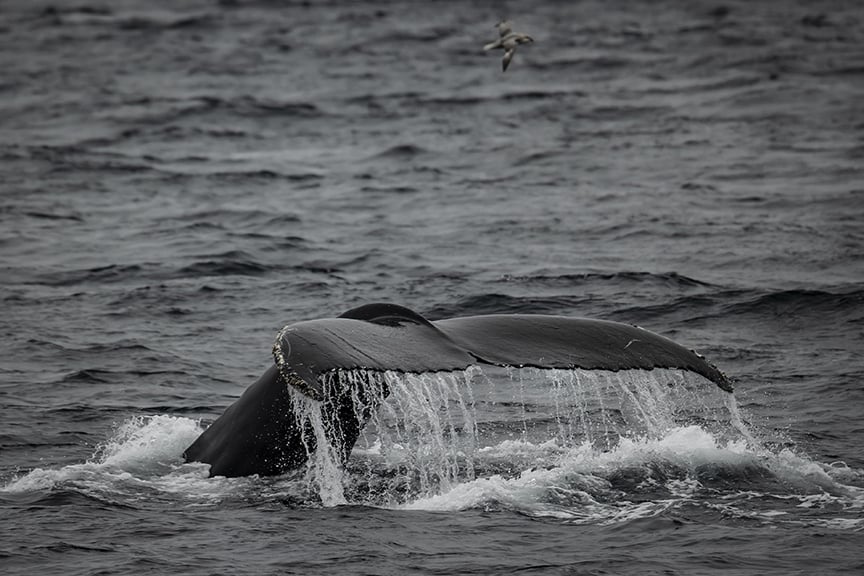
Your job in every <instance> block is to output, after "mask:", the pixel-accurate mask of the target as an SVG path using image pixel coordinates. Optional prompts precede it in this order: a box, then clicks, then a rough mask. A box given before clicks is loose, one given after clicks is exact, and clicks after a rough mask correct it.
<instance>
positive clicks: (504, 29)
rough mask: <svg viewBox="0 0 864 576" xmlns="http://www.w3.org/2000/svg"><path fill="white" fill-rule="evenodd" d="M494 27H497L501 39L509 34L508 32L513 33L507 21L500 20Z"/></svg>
mask: <svg viewBox="0 0 864 576" xmlns="http://www.w3.org/2000/svg"><path fill="white" fill-rule="evenodd" d="M496 26H497V27H498V34H499V35H500V36H501V37H502V38H503V37H504V36H506V35H507V34H510V32H512V31H513V28H512V26H511V24H510V22H508V21H507V20H502V21H501V22H499V23H498V24H496Z"/></svg>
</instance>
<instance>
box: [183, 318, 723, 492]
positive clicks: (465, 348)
mask: <svg viewBox="0 0 864 576" xmlns="http://www.w3.org/2000/svg"><path fill="white" fill-rule="evenodd" d="M273 357H274V360H275V366H271V367H270V368H269V369H268V370H267V371H266V372H265V373H264V375H263V376H262V377H261V378H260V379H259V380H258V381H257V382H255V383H254V384H253V385H252V386H250V387H249V388H248V389H247V390H246V392H244V394H243V395H242V396H241V397H240V398H239V399H238V400H237V401H236V402H235V403H234V404H232V405H231V406H229V407H228V409H227V410H226V411H225V413H224V414H223V415H222V416H221V417H219V418H218V419H217V420H216V421H215V422H213V424H212V425H211V426H210V427H209V428H208V429H207V430H205V431H204V433H203V434H201V436H199V438H198V439H197V440H196V441H195V442H194V443H193V444H192V445H191V446H190V447H189V448H188V449H187V450H186V452H185V453H184V456H185V458H186V460H187V461H200V462H205V463H208V464H210V465H211V468H210V473H211V475H223V476H245V475H251V474H260V475H274V474H281V473H284V472H286V471H288V470H291V469H293V468H296V467H297V466H299V465H301V464H302V463H303V462H305V460H306V458H307V455H308V452H309V451H310V449H311V448H314V447H310V446H308V442H307V444H304V443H303V434H302V430H301V429H300V426H299V425H298V424H297V422H296V421H295V417H294V415H293V412H292V406H291V400H290V393H289V390H288V386H292V387H293V388H295V389H296V390H299V391H300V392H301V393H303V394H305V395H306V396H309V397H311V398H313V399H315V400H318V401H320V402H322V414H323V415H324V417H325V418H327V419H328V420H329V422H328V429H329V430H331V434H332V437H331V438H329V441H330V442H331V444H334V445H335V447H336V448H337V449H338V451H339V452H340V454H341V455H342V457H343V458H347V457H348V454H350V452H351V448H352V447H353V445H354V442H356V440H357V436H358V434H359V431H360V429H361V428H362V426H363V424H364V423H365V419H366V418H368V417H369V415H370V413H371V411H373V410H375V409H376V408H377V406H376V405H375V403H374V401H373V399H372V396H373V395H372V394H365V391H364V390H362V389H361V390H350V391H349V390H345V389H339V388H338V387H336V386H334V385H333V383H332V382H333V379H332V378H327V376H328V375H332V374H333V373H334V372H339V371H364V370H365V371H373V372H385V371H396V372H403V373H425V372H441V371H456V370H465V369H467V368H469V367H471V366H476V365H481V366H482V365H484V364H485V365H495V366H505V367H516V368H524V367H533V368H541V369H553V368H558V369H583V370H611V371H620V370H631V369H643V370H652V369H655V368H669V369H680V370H687V371H690V372H694V373H696V374H699V375H700V376H702V377H704V378H706V379H708V380H710V381H712V382H714V383H715V384H717V386H719V387H720V388H721V389H723V390H725V391H727V392H731V391H732V386H731V383H730V381H729V379H728V378H727V377H726V376H725V375H724V374H723V373H722V372H720V371H719V370H718V369H717V368H716V367H715V366H713V365H712V364H710V363H708V362H707V361H706V360H705V359H704V358H702V357H701V356H699V355H698V354H696V353H695V352H693V351H691V350H688V349H686V348H684V347H683V346H681V345H679V344H677V343H675V342H673V341H672V340H669V339H668V338H665V337H663V336H660V335H658V334H654V333H653V332H649V331H648V330H644V329H642V328H638V327H636V326H630V325H627V324H621V323H618V322H610V321H605V320H592V319H585V318H570V317H565V316H550V315H534V314H502V315H484V316H468V317H460V318H452V319H446V320H437V321H434V322H430V321H429V320H427V319H426V318H424V317H423V316H421V315H420V314H417V313H416V312H414V311H412V310H410V309H408V308H404V307H402V306H398V305H395V304H368V305H366V306H361V307H359V308H354V309H352V310H349V311H347V312H345V313H344V314H342V315H341V316H340V317H338V318H325V319H320V320H311V321H304V322H297V323H295V324H290V325H288V326H286V327H285V328H283V329H282V330H281V331H280V332H279V334H278V335H277V337H276V341H275V343H274V345H273ZM383 392H384V394H386V391H383ZM377 393H378V394H379V395H380V393H381V391H380V390H379V391H378V392H377ZM358 398H359V401H360V402H361V404H362V409H361V410H358V409H357V406H356V403H357V402H358Z"/></svg>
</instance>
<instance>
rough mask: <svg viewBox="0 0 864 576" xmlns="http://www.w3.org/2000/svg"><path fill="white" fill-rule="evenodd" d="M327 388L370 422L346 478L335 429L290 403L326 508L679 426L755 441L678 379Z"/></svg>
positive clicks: (340, 381)
mask: <svg viewBox="0 0 864 576" xmlns="http://www.w3.org/2000/svg"><path fill="white" fill-rule="evenodd" d="M324 379H325V382H324V383H323V385H324V386H327V387H335V388H338V389H340V390H342V391H343V393H348V394H351V395H352V403H353V405H354V406H355V411H356V419H357V421H360V422H362V421H364V420H365V421H366V425H365V427H364V428H363V430H362V431H361V434H360V437H359V439H358V441H357V444H356V445H355V446H354V450H353V453H352V455H351V457H350V458H349V459H348V460H347V463H346V466H345V467H343V466H342V465H341V463H340V454H339V450H338V448H335V449H334V448H333V446H332V444H333V442H332V440H333V439H334V438H337V439H338V437H339V431H338V430H334V429H333V427H332V426H331V424H330V423H331V422H333V421H334V419H333V418H332V417H328V413H327V409H326V408H325V409H324V410H322V405H321V403H320V402H318V401H315V400H312V399H309V398H308V397H306V396H303V395H302V394H299V393H298V394H295V400H294V402H293V406H294V410H295V415H296V416H297V419H298V422H301V423H302V426H301V428H302V430H303V438H304V446H306V447H307V450H308V451H309V456H310V458H309V460H308V463H307V465H306V471H305V475H306V476H305V477H306V481H307V482H308V483H309V485H310V487H313V489H314V490H315V491H317V492H318V495H319V497H320V498H321V501H322V503H324V504H338V503H342V502H345V501H346V499H347V500H350V501H352V502H358V501H359V502H367V503H374V504H390V505H398V504H404V503H406V502H409V501H412V500H415V499H417V498H418V497H428V496H433V495H436V494H441V493H446V492H448V491H450V490H452V489H453V488H454V487H456V486H458V485H459V484H462V483H465V482H471V481H473V480H475V479H478V478H484V477H490V476H493V475H501V476H503V477H513V476H516V475H519V474H522V473H523V472H524V471H526V470H531V469H536V468H554V467H557V466H560V465H561V463H562V461H563V460H564V459H566V456H567V454H568V453H569V451H571V450H573V449H574V448H578V447H585V446H587V447H590V448H591V449H592V450H594V451H599V452H604V451H610V450H614V449H616V447H617V446H618V445H619V444H620V443H621V441H622V439H624V440H628V441H642V442H644V441H657V440H661V439H663V438H664V437H666V436H667V435H669V434H670V432H672V431H674V430H676V429H679V428H680V427H682V426H698V427H699V428H700V429H702V430H704V431H705V432H706V433H708V434H711V436H712V438H714V439H715V440H716V441H718V442H729V441H745V442H746V441H748V440H750V441H752V437H750V436H749V434H748V433H747V431H746V428H745V427H744V425H743V423H742V422H741V420H740V417H738V415H737V411H735V410H734V404H733V403H734V397H733V396H731V395H730V394H727V393H726V392H723V391H722V390H719V389H718V388H717V387H716V386H714V385H713V384H712V383H710V382H708V381H706V380H704V379H703V378H701V377H699V376H695V375H693V374H690V373H687V372H684V371H680V370H651V371H645V370H629V371H620V372H607V371H590V372H589V371H583V370H539V369H533V368H532V369H497V368H489V367H484V368H483V369H482V370H481V369H479V368H471V369H469V370H466V371H457V372H437V373H426V374H403V373H397V372H377V371H362V370H355V371H335V372H331V373H328V374H327V375H326V376H325V377H324ZM361 391H362V394H361V393H360V392H361ZM328 442H329V443H328ZM336 444H337V445H338V442H336ZM322 445H325V446H326V448H325V449H324V450H321V449H317V448H316V447H318V446H322Z"/></svg>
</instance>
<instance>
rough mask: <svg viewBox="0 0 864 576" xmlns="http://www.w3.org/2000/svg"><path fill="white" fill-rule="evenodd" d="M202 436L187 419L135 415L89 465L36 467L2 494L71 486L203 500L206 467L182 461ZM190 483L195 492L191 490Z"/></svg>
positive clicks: (99, 490) (95, 454)
mask: <svg viewBox="0 0 864 576" xmlns="http://www.w3.org/2000/svg"><path fill="white" fill-rule="evenodd" d="M201 432H202V429H201V426H200V424H199V423H198V422H197V421H196V420H192V419H189V418H183V417H177V416H169V415H154V416H135V417H132V418H130V419H128V420H126V421H124V422H122V423H120V424H119V425H118V426H117V428H116V429H115V431H114V434H113V435H112V436H111V437H110V438H109V439H108V440H106V441H105V442H104V443H103V444H101V445H100V446H98V447H97V449H96V451H95V453H94V455H93V457H92V458H90V459H89V460H88V461H87V462H84V463H81V464H71V465H68V466H62V467H59V468H36V469H34V470H31V471H30V472H28V473H26V474H24V475H22V476H20V477H17V478H14V479H13V480H11V481H10V482H8V483H7V484H6V485H5V486H3V487H2V488H0V490H2V491H4V492H33V491H40V490H50V489H52V488H54V487H55V486H58V485H71V486H74V487H77V488H79V489H82V490H84V491H87V492H100V493H104V492H111V491H123V492H125V491H128V490H129V489H130V488H135V487H137V488H147V489H153V490H157V491H164V492H172V493H173V492H189V493H190V494H196V495H199V496H201V497H206V496H207V494H208V493H209V492H210V491H209V490H201V487H202V485H203V484H206V482H205V481H204V480H205V478H206V475H207V468H208V467H207V466H206V465H203V464H185V463H183V457H182V454H183V450H185V449H186V448H187V447H188V446H189V445H190V444H191V443H192V442H193V441H194V440H195V438H197V437H198V435H199V434H200V433H201ZM193 484H194V485H195V488H194V490H193V489H191V487H190V485H193Z"/></svg>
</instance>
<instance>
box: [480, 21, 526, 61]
mask: <svg viewBox="0 0 864 576" xmlns="http://www.w3.org/2000/svg"><path fill="white" fill-rule="evenodd" d="M495 27H496V28H498V34H499V38H498V39H497V40H495V41H494V42H490V43H488V44H486V45H485V46H483V50H486V51H489V50H495V49H497V48H500V49H501V50H504V59H503V60H501V69H502V71H504V72H506V71H507V66H509V65H510V60H512V59H513V54H515V53H516V46H518V45H519V44H531V43H532V42H534V39H533V38H531V36H528V35H527V34H522V33H520V32H513V27H512V25H511V23H510V22H509V21H507V20H503V21H501V22H499V23H498V24H496V25H495Z"/></svg>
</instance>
